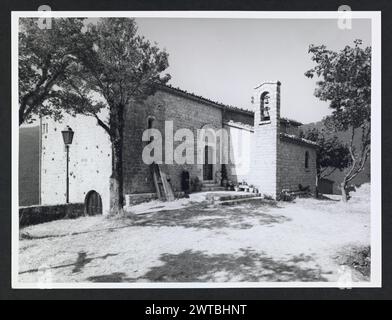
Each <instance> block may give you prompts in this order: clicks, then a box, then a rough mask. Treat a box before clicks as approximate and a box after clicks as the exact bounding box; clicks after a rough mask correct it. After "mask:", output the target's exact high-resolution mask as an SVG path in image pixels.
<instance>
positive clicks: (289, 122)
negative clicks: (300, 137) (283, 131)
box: [280, 118, 303, 127]
mask: <svg viewBox="0 0 392 320" xmlns="http://www.w3.org/2000/svg"><path fill="white" fill-rule="evenodd" d="M280 122H283V123H287V124H289V125H292V126H295V127H299V126H302V125H303V123H301V122H299V121H297V120H293V119H288V118H280Z"/></svg>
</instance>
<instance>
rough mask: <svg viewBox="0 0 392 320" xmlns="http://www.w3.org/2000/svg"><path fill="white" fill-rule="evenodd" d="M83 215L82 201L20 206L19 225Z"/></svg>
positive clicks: (23, 225)
mask: <svg viewBox="0 0 392 320" xmlns="http://www.w3.org/2000/svg"><path fill="white" fill-rule="evenodd" d="M84 215H85V208H84V203H68V204H59V205H49V206H29V207H20V208H19V226H20V227H25V226H29V225H33V224H39V223H44V222H49V221H53V220H59V219H75V218H78V217H81V216H84Z"/></svg>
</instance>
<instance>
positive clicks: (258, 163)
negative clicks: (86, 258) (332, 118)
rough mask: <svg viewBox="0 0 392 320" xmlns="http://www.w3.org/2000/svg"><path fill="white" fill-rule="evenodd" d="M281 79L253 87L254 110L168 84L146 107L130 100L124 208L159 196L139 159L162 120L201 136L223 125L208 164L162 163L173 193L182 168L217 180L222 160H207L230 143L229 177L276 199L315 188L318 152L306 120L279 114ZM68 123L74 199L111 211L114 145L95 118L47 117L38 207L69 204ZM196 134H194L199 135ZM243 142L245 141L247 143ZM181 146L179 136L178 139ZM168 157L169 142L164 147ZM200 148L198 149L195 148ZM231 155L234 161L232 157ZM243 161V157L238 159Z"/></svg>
mask: <svg viewBox="0 0 392 320" xmlns="http://www.w3.org/2000/svg"><path fill="white" fill-rule="evenodd" d="M280 89H281V84H280V82H278V81H271V82H264V83H262V84H260V85H259V86H258V87H256V88H255V89H254V95H253V98H252V99H253V106H254V111H249V110H244V109H240V108H236V107H231V106H227V105H224V104H221V103H217V102H214V101H211V100H209V99H206V98H203V97H200V96H196V95H194V94H191V93H188V92H186V91H183V90H181V89H178V88H173V87H171V86H161V87H160V88H159V89H158V91H157V92H156V93H155V95H154V96H151V97H149V98H148V99H147V100H146V101H145V102H144V103H143V104H142V105H130V106H128V107H127V108H126V110H125V128H124V147H123V174H124V195H125V200H126V205H129V204H132V203H135V202H137V201H140V200H143V199H151V198H154V196H155V195H156V189H155V185H154V181H153V174H152V170H151V166H150V165H148V164H145V163H144V162H143V159H142V153H143V149H144V147H145V146H146V144H148V142H144V141H142V135H143V132H144V131H145V130H146V129H148V128H156V129H158V130H160V132H161V133H162V135H163V141H165V122H166V121H168V120H171V121H172V123H173V131H174V132H176V130H178V129H183V128H186V129H189V130H191V131H192V132H193V133H194V136H195V137H196V136H197V131H198V130H199V129H203V128H207V129H208V130H211V131H217V130H219V129H225V130H227V133H228V139H227V141H226V142H224V143H226V144H228V145H222V144H219V145H218V147H216V148H215V149H214V148H211V147H208V146H206V148H205V149H204V155H205V159H206V160H207V161H206V162H207V163H194V164H189V163H184V164H178V163H173V164H165V159H163V164H162V165H160V166H161V168H162V170H164V171H165V173H166V174H167V175H168V176H169V177H170V184H171V186H172V188H173V190H174V191H175V192H180V191H182V184H181V181H182V178H181V177H182V173H183V171H184V170H185V171H187V172H189V175H190V178H191V179H194V178H195V177H198V179H199V181H200V182H201V183H202V184H205V185H208V186H211V185H214V184H216V183H217V181H216V177H217V176H218V174H219V172H222V171H221V170H222V163H220V162H219V161H217V162H216V163H212V164H211V163H208V162H210V160H209V159H211V153H216V155H217V158H218V159H219V157H220V154H221V149H222V148H227V149H228V151H229V154H230V157H229V158H230V159H229V161H228V164H225V166H226V170H225V171H226V172H227V178H228V179H229V180H231V181H232V182H233V183H238V182H242V181H246V182H247V183H248V184H249V185H251V184H252V185H254V186H255V187H256V188H257V189H258V190H259V192H260V193H261V194H262V195H263V194H265V195H270V196H272V197H273V198H278V197H279V195H280V193H281V192H282V190H291V191H297V190H299V188H302V187H304V188H306V187H308V188H309V189H310V191H313V190H314V185H315V177H316V150H317V145H316V144H315V143H314V142H311V141H308V140H305V139H302V138H300V137H299V126H301V123H299V122H297V121H293V120H288V119H283V118H281V117H280V107H281V106H280ZM65 125H69V126H70V127H71V128H72V130H73V131H74V132H75V134H74V139H73V142H72V145H71V146H70V149H69V200H70V202H85V201H89V197H95V198H94V201H98V202H99V205H100V206H101V207H102V211H103V213H106V212H108V209H109V177H110V174H111V145H110V141H109V137H108V135H107V134H106V132H105V131H104V130H103V129H102V128H101V127H99V126H98V125H97V124H96V120H95V118H93V117H88V116H78V117H65V118H64V120H63V121H62V122H61V123H59V122H54V121H53V120H51V119H42V120H41V126H40V131H41V132H40V137H41V138H40V150H41V151H40V183H39V184H40V204H42V205H45V204H59V203H64V202H65V190H66V182H65V181H66V174H65V168H66V153H65V148H64V144H63V140H62V135H61V131H62V130H63V128H64V126H65ZM195 139H196V138H195ZM244 141H245V143H244ZM163 143H165V142H163ZM178 144H180V141H177V142H175V143H174V148H175V147H176V145H178ZM163 149H164V151H163V154H164V157H165V145H163ZM196 149H197V148H195V152H196ZM233 159H234V160H233ZM236 160H239V161H236Z"/></svg>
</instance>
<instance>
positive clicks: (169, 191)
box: [151, 162, 174, 201]
mask: <svg viewBox="0 0 392 320" xmlns="http://www.w3.org/2000/svg"><path fill="white" fill-rule="evenodd" d="M151 169H152V175H153V178H154V185H155V189H156V191H157V196H158V199H159V200H166V201H173V200H174V192H173V188H172V186H171V184H170V177H169V176H168V175H167V174H166V173H165V172H163V171H162V169H161V167H160V166H159V164H156V163H155V162H154V163H153V164H151Z"/></svg>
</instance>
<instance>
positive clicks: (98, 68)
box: [56, 18, 170, 214]
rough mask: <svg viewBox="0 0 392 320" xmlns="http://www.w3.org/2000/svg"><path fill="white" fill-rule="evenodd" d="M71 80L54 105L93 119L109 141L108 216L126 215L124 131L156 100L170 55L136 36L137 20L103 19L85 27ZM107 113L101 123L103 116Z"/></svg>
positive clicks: (164, 78) (78, 45)
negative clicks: (134, 108) (139, 107)
mask: <svg viewBox="0 0 392 320" xmlns="http://www.w3.org/2000/svg"><path fill="white" fill-rule="evenodd" d="M75 46H76V47H77V50H76V56H77V58H78V61H79V63H78V64H77V65H74V66H73V70H72V73H73V75H74V77H72V78H71V77H70V78H69V79H67V81H66V82H65V85H64V86H63V88H62V90H61V95H60V96H59V98H58V99H57V100H56V104H57V105H59V106H61V108H63V109H65V110H66V111H67V112H69V113H71V114H73V115H76V114H83V115H87V116H92V117H94V118H95V119H96V120H97V123H98V125H99V126H101V127H102V128H103V129H104V130H105V132H106V133H107V134H108V135H109V137H110V141H111V144H112V174H111V177H110V211H111V213H113V214H119V213H122V212H123V202H124V195H123V171H122V167H123V157H122V150H123V130H124V111H125V108H126V107H127V106H128V105H129V104H132V103H140V102H142V101H143V100H145V99H146V98H147V97H148V96H150V95H152V94H154V92H155V91H156V87H157V85H159V84H164V83H166V82H167V81H168V80H169V79H170V76H169V75H167V74H166V75H163V76H162V75H161V74H162V72H163V71H164V70H165V69H166V68H167V67H168V54H167V53H166V52H165V51H161V50H160V49H159V48H158V47H157V46H156V45H152V44H151V43H150V42H149V41H148V40H146V39H145V38H144V37H141V36H139V35H137V26H136V23H135V21H134V20H133V19H124V18H104V19H100V20H98V22H97V23H96V24H89V25H88V26H86V31H85V32H84V33H83V35H82V36H81V38H80V39H79V41H78V42H77V43H76V44H75ZM102 109H107V110H108V117H107V118H104V117H102V113H101V110H102Z"/></svg>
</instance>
